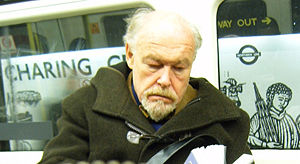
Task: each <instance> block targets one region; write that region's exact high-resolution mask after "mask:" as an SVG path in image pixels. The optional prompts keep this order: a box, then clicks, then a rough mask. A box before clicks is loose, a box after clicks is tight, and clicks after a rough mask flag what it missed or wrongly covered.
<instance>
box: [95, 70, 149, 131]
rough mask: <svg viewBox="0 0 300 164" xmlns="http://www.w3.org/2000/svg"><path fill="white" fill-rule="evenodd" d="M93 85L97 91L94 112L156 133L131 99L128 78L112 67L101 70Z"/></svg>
mask: <svg viewBox="0 0 300 164" xmlns="http://www.w3.org/2000/svg"><path fill="white" fill-rule="evenodd" d="M91 83H92V84H93V85H95V87H96V89H97V98H96V102H95V104H94V105H93V110H94V111H96V112H99V113H102V114H105V115H109V116H112V117H116V118H119V119H124V121H125V120H126V121H128V122H130V123H131V124H133V125H135V126H136V127H138V128H140V129H142V130H144V131H146V132H148V133H153V132H154V129H153V127H152V126H151V124H150V123H149V121H148V120H147V119H146V118H145V117H144V115H143V114H142V113H141V112H140V111H139V108H138V106H137V105H136V104H135V103H134V101H133V99H132V98H131V95H130V91H129V89H128V86H127V83H126V77H125V76H124V75H123V74H122V73H121V72H119V71H118V70H116V69H113V68H110V67H105V68H101V69H99V71H98V72H97V75H96V76H95V78H93V79H92V80H91ZM100 84H102V85H100ZM103 84H105V85H103ZM111 102H115V103H111Z"/></svg>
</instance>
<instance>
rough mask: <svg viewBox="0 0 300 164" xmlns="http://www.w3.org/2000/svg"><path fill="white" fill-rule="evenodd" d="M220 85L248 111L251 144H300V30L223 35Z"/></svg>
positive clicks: (268, 146)
mask: <svg viewBox="0 0 300 164" xmlns="http://www.w3.org/2000/svg"><path fill="white" fill-rule="evenodd" d="M218 42H219V79H220V90H221V91H222V92H223V93H224V94H226V95H227V96H228V97H230V98H231V99H232V100H233V101H234V102H235V103H236V105H237V106H239V107H241V108H242V109H243V110H245V111H246V112H247V113H248V114H249V116H250V119H251V120H250V134H249V139H248V143H249V145H250V147H251V148H252V149H256V148H257V149H299V148H300V146H299V140H300V131H299V129H300V78H299V75H300V65H299V64H300V48H299V43H300V35H299V34H289V35H270V36H252V37H237V38H222V39H219V40H218Z"/></svg>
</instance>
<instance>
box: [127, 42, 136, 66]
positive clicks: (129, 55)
mask: <svg viewBox="0 0 300 164" xmlns="http://www.w3.org/2000/svg"><path fill="white" fill-rule="evenodd" d="M125 48H126V62H127V65H128V67H129V68H130V69H132V68H133V63H134V56H133V53H132V52H131V51H130V47H129V45H128V44H127V43H126V44H125Z"/></svg>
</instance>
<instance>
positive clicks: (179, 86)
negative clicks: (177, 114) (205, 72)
mask: <svg viewBox="0 0 300 164" xmlns="http://www.w3.org/2000/svg"><path fill="white" fill-rule="evenodd" d="M172 84H173V88H174V90H175V92H176V94H177V96H178V98H179V99H180V100H181V99H182V97H183V95H184V94H185V91H186V88H187V86H188V84H189V78H183V79H176V80H174V81H173V83H172Z"/></svg>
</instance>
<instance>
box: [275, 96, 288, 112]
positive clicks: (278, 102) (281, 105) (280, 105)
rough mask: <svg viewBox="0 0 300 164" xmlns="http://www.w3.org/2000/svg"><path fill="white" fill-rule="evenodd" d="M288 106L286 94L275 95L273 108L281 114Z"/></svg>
mask: <svg viewBox="0 0 300 164" xmlns="http://www.w3.org/2000/svg"><path fill="white" fill-rule="evenodd" d="M288 104H289V96H288V95H287V94H275V95H274V99H273V107H274V108H276V109H277V110H278V111H280V112H283V111H284V109H285V108H286V107H287V105H288Z"/></svg>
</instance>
